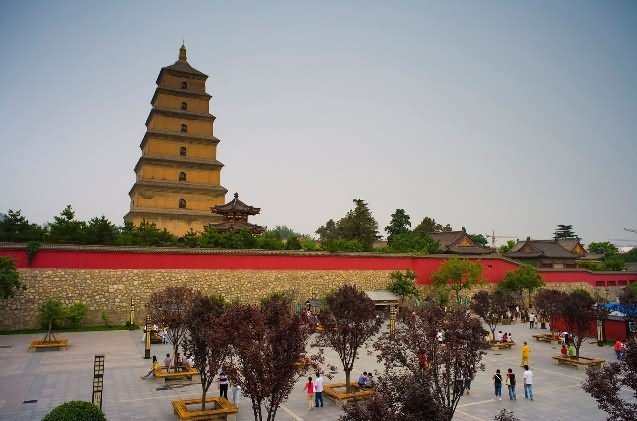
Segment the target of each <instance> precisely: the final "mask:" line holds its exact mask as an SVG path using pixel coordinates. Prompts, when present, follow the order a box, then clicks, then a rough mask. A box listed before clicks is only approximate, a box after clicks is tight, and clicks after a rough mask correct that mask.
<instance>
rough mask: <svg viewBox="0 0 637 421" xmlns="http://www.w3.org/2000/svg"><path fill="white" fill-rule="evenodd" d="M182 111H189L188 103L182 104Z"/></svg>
mask: <svg viewBox="0 0 637 421" xmlns="http://www.w3.org/2000/svg"><path fill="white" fill-rule="evenodd" d="M181 109H182V110H184V111H185V110H187V109H188V103H186V102H182V103H181Z"/></svg>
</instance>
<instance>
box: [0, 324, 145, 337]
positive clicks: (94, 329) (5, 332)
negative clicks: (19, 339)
mask: <svg viewBox="0 0 637 421" xmlns="http://www.w3.org/2000/svg"><path fill="white" fill-rule="evenodd" d="M136 329H139V326H133V327H130V326H126V325H118V326H104V325H94V326H80V327H64V328H60V329H55V330H54V331H53V333H58V332H100V331H106V330H109V331H110V330H136ZM46 332H47V329H18V330H0V335H22V334H30V333H46Z"/></svg>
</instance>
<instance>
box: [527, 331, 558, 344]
mask: <svg viewBox="0 0 637 421" xmlns="http://www.w3.org/2000/svg"><path fill="white" fill-rule="evenodd" d="M533 337H534V338H535V340H536V341H538V342H546V343H549V344H550V343H551V342H553V341H555V342H559V341H560V338H559V337H556V336H555V335H552V334H550V333H543V334H540V335H533Z"/></svg>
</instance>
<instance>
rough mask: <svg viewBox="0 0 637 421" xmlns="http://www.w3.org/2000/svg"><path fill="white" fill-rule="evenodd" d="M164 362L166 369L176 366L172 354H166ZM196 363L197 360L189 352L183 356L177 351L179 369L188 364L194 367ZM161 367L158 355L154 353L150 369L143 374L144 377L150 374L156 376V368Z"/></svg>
mask: <svg viewBox="0 0 637 421" xmlns="http://www.w3.org/2000/svg"><path fill="white" fill-rule="evenodd" d="M162 362H163V363H164V367H166V369H168V370H169V369H171V368H175V360H173V359H172V358H171V356H170V354H166V357H165V358H164V360H163V361H162ZM194 365H195V360H194V359H193V357H192V355H190V354H187V355H186V358H183V357H182V356H181V354H180V353H179V352H178V353H177V368H178V369H179V368H185V367H186V366H189V367H192V366H194ZM160 368H161V366H160V365H159V362H158V361H157V356H156V355H153V360H152V363H151V367H150V371H149V372H148V373H146V374H145V375H143V376H142V379H147V378H149V377H150V376H153V377H155V370H159V369H160Z"/></svg>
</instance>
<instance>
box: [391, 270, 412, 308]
mask: <svg viewBox="0 0 637 421" xmlns="http://www.w3.org/2000/svg"><path fill="white" fill-rule="evenodd" d="M389 276H390V278H391V280H392V281H391V283H390V284H389V287H388V288H387V289H389V290H390V291H391V292H393V293H394V294H396V295H398V296H399V297H400V299H401V301H404V300H405V298H408V297H418V288H417V287H416V282H415V280H416V274H415V273H414V272H413V271H411V270H407V271H405V273H402V272H401V271H398V270H397V271H394V272H392V273H391V274H390V275H389Z"/></svg>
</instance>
